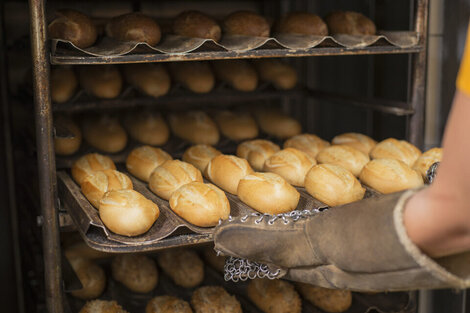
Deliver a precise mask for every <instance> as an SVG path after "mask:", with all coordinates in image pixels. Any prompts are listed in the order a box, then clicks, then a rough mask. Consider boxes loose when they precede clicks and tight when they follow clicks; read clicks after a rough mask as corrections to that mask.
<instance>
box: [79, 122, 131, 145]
mask: <svg viewBox="0 0 470 313" xmlns="http://www.w3.org/2000/svg"><path fill="white" fill-rule="evenodd" d="M82 129H83V137H84V138H85V140H86V142H87V143H88V144H89V145H90V146H92V147H94V148H96V149H98V150H100V151H103V152H107V153H116V152H119V151H121V150H123V149H124V148H125V147H126V145H127V133H126V131H125V130H124V127H122V125H121V123H120V122H119V120H118V119H117V118H115V117H111V116H106V115H103V116H99V117H92V118H89V119H87V120H84V121H83V122H82Z"/></svg>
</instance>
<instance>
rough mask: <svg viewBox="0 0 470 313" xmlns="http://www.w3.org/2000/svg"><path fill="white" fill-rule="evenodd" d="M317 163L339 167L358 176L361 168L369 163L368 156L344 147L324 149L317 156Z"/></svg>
mask: <svg viewBox="0 0 470 313" xmlns="http://www.w3.org/2000/svg"><path fill="white" fill-rule="evenodd" d="M317 161H318V163H320V164H322V163H326V164H334V165H339V166H342V167H344V168H345V169H347V170H348V171H350V172H351V173H352V174H353V175H354V176H356V177H357V176H359V174H360V173H361V171H362V168H363V167H364V166H365V165H366V164H367V163H368V162H369V161H370V159H369V156H368V155H367V154H364V153H363V152H361V151H359V150H357V149H356V148H353V147H351V146H346V145H335V146H330V147H326V148H325V149H323V150H322V151H320V152H319V153H318V154H317Z"/></svg>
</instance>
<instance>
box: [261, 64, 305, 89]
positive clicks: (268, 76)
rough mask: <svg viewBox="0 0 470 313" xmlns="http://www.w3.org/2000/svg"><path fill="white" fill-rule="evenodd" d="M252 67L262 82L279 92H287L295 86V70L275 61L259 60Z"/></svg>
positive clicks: (296, 78)
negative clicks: (279, 90)
mask: <svg viewBox="0 0 470 313" xmlns="http://www.w3.org/2000/svg"><path fill="white" fill-rule="evenodd" d="M254 65H255V67H256V70H257V72H258V74H259V78H260V80H262V81H265V82H268V83H270V84H272V85H274V87H276V88H278V89H281V90H289V89H292V88H294V87H295V86H296V85H297V81H298V77H297V71H296V70H295V68H294V67H293V66H292V65H290V64H288V63H285V62H282V61H280V60H277V59H259V60H255V61H254Z"/></svg>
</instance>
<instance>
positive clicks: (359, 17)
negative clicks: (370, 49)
mask: <svg viewBox="0 0 470 313" xmlns="http://www.w3.org/2000/svg"><path fill="white" fill-rule="evenodd" d="M325 21H326V24H327V25H328V29H329V31H330V34H332V35H336V34H346V35H357V36H360V35H375V33H376V32H377V30H376V27H375V24H374V22H372V20H371V19H369V18H368V17H366V16H364V15H363V14H361V13H358V12H351V11H345V12H344V11H335V12H332V13H330V14H328V15H327V16H326V17H325Z"/></svg>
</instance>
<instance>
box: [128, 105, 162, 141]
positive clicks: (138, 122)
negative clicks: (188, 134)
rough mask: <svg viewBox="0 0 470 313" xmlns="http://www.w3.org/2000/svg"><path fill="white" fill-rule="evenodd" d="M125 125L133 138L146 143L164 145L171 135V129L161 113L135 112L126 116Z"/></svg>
mask: <svg viewBox="0 0 470 313" xmlns="http://www.w3.org/2000/svg"><path fill="white" fill-rule="evenodd" d="M124 125H125V126H126V128H127V131H128V132H129V135H130V136H131V137H132V138H133V139H135V140H136V141H138V142H140V143H143V144H146V145H151V146H162V145H164V144H165V143H166V142H167V141H168V138H169V137H170V129H169V128H168V125H167V123H166V122H165V120H164V119H163V117H162V116H161V115H160V114H159V113H154V112H147V111H139V112H135V113H134V114H130V115H128V116H127V117H126V118H125V120H124Z"/></svg>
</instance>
